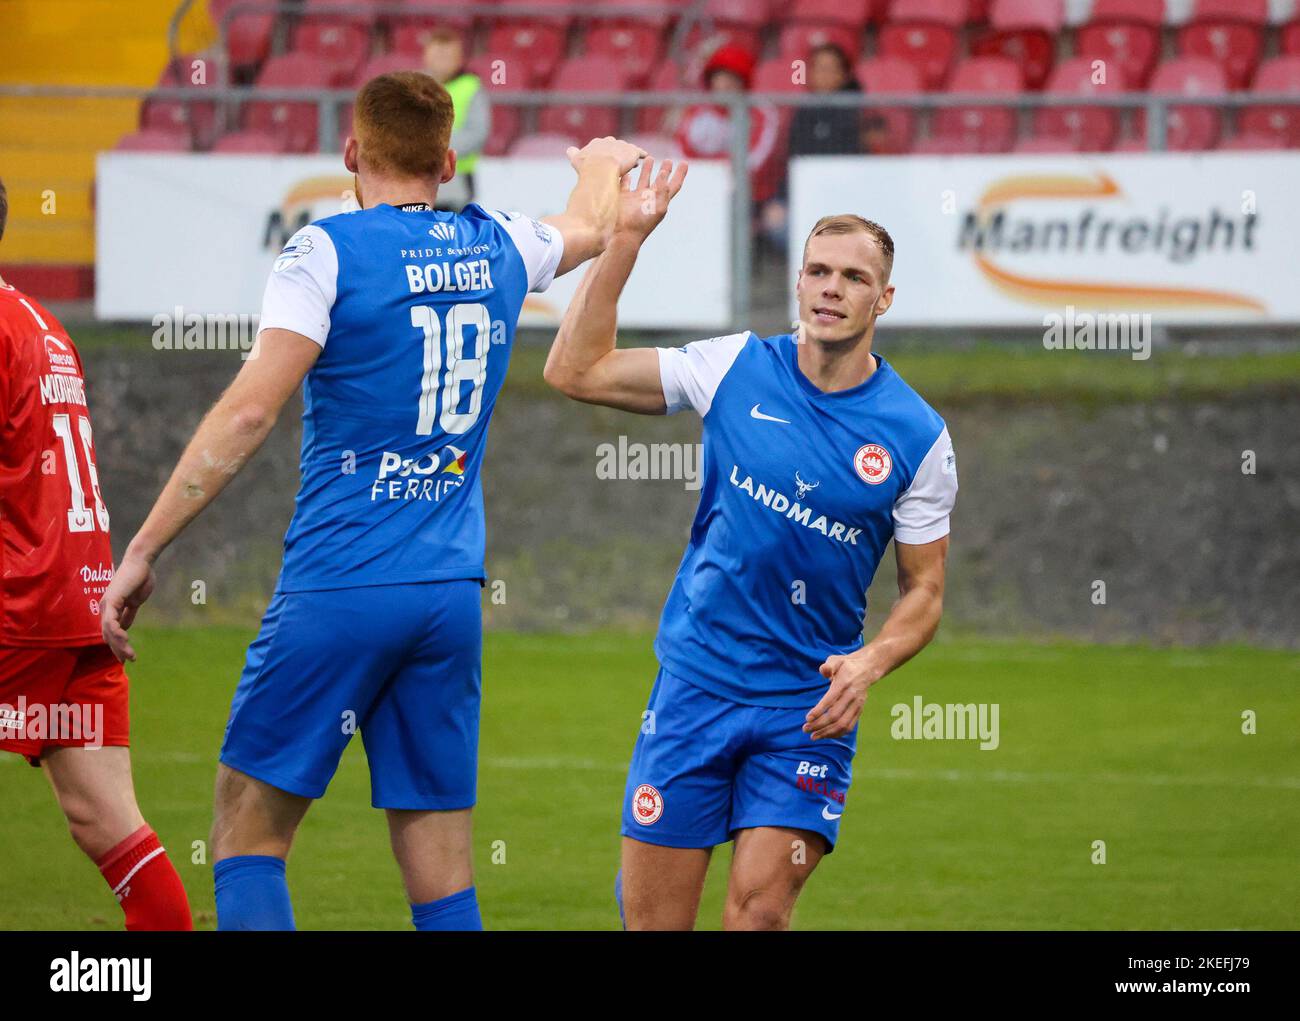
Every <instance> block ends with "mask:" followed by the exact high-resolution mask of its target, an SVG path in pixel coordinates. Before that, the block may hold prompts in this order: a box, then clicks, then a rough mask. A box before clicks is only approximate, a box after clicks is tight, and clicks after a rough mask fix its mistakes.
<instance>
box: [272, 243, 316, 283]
mask: <svg viewBox="0 0 1300 1021" xmlns="http://www.w3.org/2000/svg"><path fill="white" fill-rule="evenodd" d="M314 247H315V245H314V244H313V243H312V240H311V235H310V234H301V233H299V234H295V235H294V236H293V237H291V238H290V239H289V243H288V244H287V245H285V246H284V251H282V252H281V253H280V254H279V255H278V256H276V259H275V266H274V267H273V271H274V272H276V273H280V272H282V271H284V270H286V269H288V268H289V267H290V266H292V265H293V264H294V263H295V262H297V261H298V260H299V259H301V258H302V257H303V256H304V255H307V254H308V253H309V252H311V250H312V249H313V248H314Z"/></svg>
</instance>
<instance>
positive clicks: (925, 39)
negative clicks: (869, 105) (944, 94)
mask: <svg viewBox="0 0 1300 1021" xmlns="http://www.w3.org/2000/svg"><path fill="white" fill-rule="evenodd" d="M968 11H969V7H968V4H967V2H966V0H894V3H893V4H892V5H891V6H890V8H889V14H888V18H889V20H888V21H887V22H885V24H883V25H881V26H880V32H879V35H878V36H877V43H876V53H877V55H878V56H881V57H897V58H899V59H902V60H910V61H911V62H912V63H914V64H915V65H916V67H917V70H918V71H920V72H921V81H922V83H923V84H924V85H925V88H926V89H937V88H939V87H940V86H941V85H943V83H944V81H945V80H946V79H947V78H948V75H949V73H950V71H951V69H952V65H953V61H954V60H955V59H956V57H957V44H958V42H959V40H960V34H959V33H960V31H961V29H962V28H963V26H964V25H965V24H966V19H967V14H968Z"/></svg>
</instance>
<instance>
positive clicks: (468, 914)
mask: <svg viewBox="0 0 1300 1021" xmlns="http://www.w3.org/2000/svg"><path fill="white" fill-rule="evenodd" d="M411 923H412V924H413V925H414V926H415V928H416V929H417V930H419V931H420V932H482V931H483V919H482V918H480V917H479V913H478V895H477V894H476V893H475V891H474V887H472V886H471V887H470V888H469V889H468V890H461V891H460V893H453V894H452V895H451V896H450V897H443V898H442V899H441V900H431V901H429V903H428V904H412V905H411Z"/></svg>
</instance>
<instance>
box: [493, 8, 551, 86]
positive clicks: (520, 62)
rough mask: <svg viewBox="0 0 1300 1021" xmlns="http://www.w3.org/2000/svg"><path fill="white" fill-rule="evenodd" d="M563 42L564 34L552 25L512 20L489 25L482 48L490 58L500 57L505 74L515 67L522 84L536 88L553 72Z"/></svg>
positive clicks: (549, 78) (543, 83) (511, 71)
mask: <svg viewBox="0 0 1300 1021" xmlns="http://www.w3.org/2000/svg"><path fill="white" fill-rule="evenodd" d="M564 45H565V35H564V33H563V32H561V31H560V30H559V29H557V28H556V27H555V26H554V25H542V24H539V23H537V22H527V21H525V22H519V21H515V22H510V23H506V24H499V25H497V26H495V27H494V28H493V29H492V32H491V34H489V36H488V42H487V50H486V52H487V53H488V54H491V56H492V58H493V59H494V60H501V61H504V65H503V66H504V68H505V70H506V75H507V77H510V76H511V74H512V73H513V71H514V69H515V68H519V69H520V71H521V74H520V77H522V78H523V80H524V81H523V84H524V85H525V86H526V87H532V88H538V87H541V86H544V85H545V83H546V82H548V81H550V80H551V76H552V75H554V74H555V68H556V66H557V65H558V64H559V63H560V60H561V58H562V57H563V56H564Z"/></svg>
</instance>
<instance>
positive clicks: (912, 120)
mask: <svg viewBox="0 0 1300 1021" xmlns="http://www.w3.org/2000/svg"><path fill="white" fill-rule="evenodd" d="M853 70H854V76H855V77H856V78H857V79H858V84H860V85H861V86H862V91H863V92H865V93H866V94H867V95H868V96H872V95H876V96H888V95H896V96H899V95H901V96H910V95H916V94H918V93H920V92H924V91H925V89H924V87H923V85H922V82H921V72H920V71H918V70H917V68H916V65H915V64H913V63H912V62H911V61H908V60H898V59H897V58H894V57H875V58H872V59H870V60H864V61H861V62H859V63H858V65H857V66H856V67H855V68H854V69H853ZM863 116H864V117H866V118H868V119H871V118H879V119H880V121H881V122H882V123H881V125H880V132H879V134H880V137H881V140H882V141H883V147H880V148H878V149H877V151H880V152H885V153H901V152H907V151H908V150H909V149H911V148H912V141H913V139H914V138H915V137H916V118H917V112H916V110H914V109H911V108H909V107H905V106H899V107H884V108H880V109H872V110H868V111H866V112H865V113H864V115H863Z"/></svg>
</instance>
